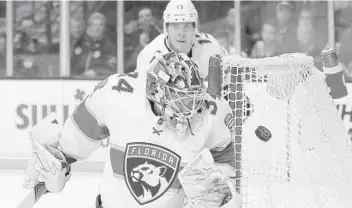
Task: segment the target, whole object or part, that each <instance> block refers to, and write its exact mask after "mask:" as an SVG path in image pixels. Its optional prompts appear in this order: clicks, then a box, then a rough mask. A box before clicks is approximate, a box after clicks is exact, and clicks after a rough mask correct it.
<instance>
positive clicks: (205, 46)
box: [136, 33, 226, 78]
mask: <svg viewBox="0 0 352 208" xmlns="http://www.w3.org/2000/svg"><path fill="white" fill-rule="evenodd" d="M166 38H167V36H166V34H165V33H163V34H160V35H159V36H158V37H156V38H155V39H154V40H153V41H152V42H150V43H149V44H148V45H147V46H145V47H144V49H143V50H142V51H141V52H140V53H139V55H138V58H137V68H136V71H137V72H143V73H146V72H147V70H148V64H149V63H151V61H152V59H153V58H154V54H155V53H157V52H158V53H160V54H162V55H164V54H167V53H169V52H171V49H170V48H169V47H168V45H167V43H166ZM225 53H226V52H225V51H224V50H223V49H222V47H221V46H220V44H219V43H218V42H217V41H216V40H215V38H214V37H213V36H211V35H210V34H207V33H196V34H195V39H194V44H193V46H192V49H191V52H190V54H189V56H190V58H191V59H192V60H193V61H194V62H195V63H196V64H197V65H198V67H199V71H200V73H201V75H202V77H203V78H206V76H207V75H208V66H209V58H210V57H211V56H212V55H214V54H219V55H222V54H225Z"/></svg>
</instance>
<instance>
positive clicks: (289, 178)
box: [221, 54, 352, 208]
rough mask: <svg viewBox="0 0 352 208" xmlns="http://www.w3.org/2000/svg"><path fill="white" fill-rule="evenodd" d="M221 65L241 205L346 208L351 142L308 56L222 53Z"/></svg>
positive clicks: (351, 201)
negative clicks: (260, 131) (261, 131)
mask: <svg viewBox="0 0 352 208" xmlns="http://www.w3.org/2000/svg"><path fill="white" fill-rule="evenodd" d="M221 65H222V70H223V76H222V77H223V82H222V85H223V91H222V93H223V95H224V97H225V98H226V99H228V101H229V104H230V106H231V107H232V109H233V114H234V116H235V118H236V120H235V123H236V127H235V132H234V134H235V135H234V137H235V151H236V170H237V176H238V177H239V178H238V179H237V181H236V185H237V189H238V191H240V193H241V195H243V201H244V203H245V204H244V207H258V208H267V207H268V208H269V207H270V208H275V207H280V208H281V207H284V208H290V207H294V208H297V207H309V208H315V207H317V208H326V207H329V208H330V207H331V208H332V207H334V208H335V207H336V208H342V207H346V208H347V207H349V208H350V207H352V195H351V193H352V192H351V188H352V184H351V181H352V180H351V177H352V172H351V171H350V170H351V154H350V153H351V151H350V149H351V148H350V140H349V139H348V137H347V132H346V131H345V129H344V124H343V122H342V120H341V118H340V116H339V113H338V111H337V109H336V106H335V104H334V102H333V100H332V98H331V97H330V95H329V92H328V88H327V86H326V84H325V77H324V75H323V74H322V73H321V72H320V71H319V70H318V69H316V68H315V67H314V64H313V59H312V58H311V57H308V56H306V55H304V54H285V55H282V56H278V57H271V58H263V59H247V58H238V57H230V56H224V57H222V64H221ZM259 126H263V127H265V128H267V129H268V130H269V131H270V132H271V134H272V137H271V138H270V139H269V141H267V142H265V141H263V140H261V139H259V137H258V136H257V135H256V134H255V131H256V129H257V127H259Z"/></svg>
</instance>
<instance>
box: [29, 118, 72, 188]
mask: <svg viewBox="0 0 352 208" xmlns="http://www.w3.org/2000/svg"><path fill="white" fill-rule="evenodd" d="M54 117H55V115H49V116H48V117H46V118H45V119H43V120H42V121H41V122H40V123H38V124H37V125H36V126H35V127H33V129H32V131H31V132H30V134H29V138H30V142H31V146H32V155H31V158H30V159H29V161H28V167H27V170H26V176H25V180H24V183H23V186H24V188H28V189H31V188H34V187H35V186H36V185H37V184H38V183H39V182H44V183H45V187H46V189H47V190H48V191H49V192H59V191H61V190H62V189H63V188H64V186H65V183H66V181H67V180H68V179H69V177H70V166H69V165H68V163H67V162H66V158H65V156H64V154H63V153H62V152H61V151H60V150H59V149H57V148H56V146H57V143H58V139H59V137H58V136H59V133H58V128H56V126H58V125H57V124H55V123H54V120H55V119H54ZM40 141H41V142H40ZM45 141H50V144H48V143H45Z"/></svg>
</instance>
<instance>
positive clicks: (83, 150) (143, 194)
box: [25, 52, 240, 208]
mask: <svg viewBox="0 0 352 208" xmlns="http://www.w3.org/2000/svg"><path fill="white" fill-rule="evenodd" d="M148 67H149V70H148V73H147V74H145V73H142V74H139V73H137V72H135V73H132V74H127V75H125V74H117V75H112V76H110V77H109V78H107V79H106V80H104V81H102V82H101V83H100V84H98V85H97V86H96V88H95V90H94V92H92V93H91V94H90V95H89V96H88V97H87V98H86V99H85V100H84V101H83V102H82V103H81V104H80V105H79V106H78V107H77V108H76V109H75V111H74V112H73V114H72V115H71V116H70V117H69V118H68V119H67V121H66V122H65V125H64V127H63V130H62V132H61V136H60V138H59V139H58V141H57V142H55V143H56V145H50V146H49V147H48V145H44V147H45V148H46V150H45V151H44V152H46V151H48V152H49V154H50V153H51V154H52V155H53V156H55V157H56V158H57V161H55V162H56V163H57V164H60V163H62V164H68V166H67V165H64V166H62V167H69V164H70V163H73V162H75V161H77V160H83V159H85V158H87V157H88V156H89V155H90V154H91V153H92V152H93V151H94V150H96V149H97V148H99V147H100V141H101V140H102V139H104V138H106V137H109V141H110V146H109V148H110V159H109V161H107V162H106V167H105V171H104V179H103V181H102V183H101V184H100V186H99V192H100V196H101V202H102V205H100V196H99V203H97V204H98V206H97V207H104V208H115V207H128V208H137V207H138V208H139V207H147V208H160V207H168V208H171V207H175V208H176V207H177V208H180V207H187V208H191V207H194V208H195V207H197V208H198V207H199V208H205V207H207V208H210V207H233V208H235V207H239V206H240V205H239V203H240V200H238V197H239V196H238V195H237V192H236V191H233V190H234V189H233V186H234V185H233V184H232V181H233V180H229V178H230V177H234V176H235V172H234V166H235V161H234V144H233V141H232V138H231V129H232V125H231V124H233V122H231V121H230V120H231V119H229V118H231V117H232V118H233V116H232V111H231V109H230V107H229V105H228V104H226V103H219V102H218V100H214V99H213V97H211V96H209V94H207V90H206V88H205V86H204V82H203V78H202V76H201V75H200V73H199V71H198V67H197V65H196V64H194V62H193V61H192V60H191V59H189V57H187V55H186V54H177V53H175V52H171V53H168V54H166V55H164V56H158V55H156V57H155V59H154V60H153V61H152V63H151V64H149V65H148ZM51 125H57V124H51ZM47 126H48V125H47ZM49 126H50V125H49ZM38 128H39V126H38ZM48 129H49V128H48V127H46V128H44V129H43V131H45V132H46V131H48ZM54 135H55V137H57V135H58V134H57V133H55V134H54ZM41 140H43V139H41ZM44 140H45V139H44ZM204 149H210V151H211V153H212V155H213V158H214V161H215V163H218V167H219V170H221V171H220V172H221V174H220V177H219V175H218V176H217V177H215V178H216V180H214V181H210V184H211V186H209V187H208V188H211V189H212V190H213V192H210V193H208V194H207V195H204V194H201V193H198V195H195V196H197V197H195V198H191V199H190V198H189V197H188V196H187V195H185V192H184V191H183V188H184V185H185V186H186V185H187V184H182V183H181V182H180V180H179V176H178V173H179V172H180V171H181V170H182V169H183V168H184V167H185V166H186V165H187V164H188V163H190V162H193V161H194V159H195V157H196V156H197V155H198V154H199V153H200V152H201V151H202V150H204ZM34 151H35V152H36V154H39V155H41V157H39V159H38V158H37V159H36V158H34V159H33V160H34V161H37V162H33V163H31V165H30V166H32V168H29V169H32V170H35V171H32V172H31V171H29V172H27V179H26V180H25V186H26V187H27V188H31V187H34V186H35V184H36V183H37V182H38V174H37V173H40V175H41V176H42V178H44V179H43V181H44V182H45V183H46V187H47V188H48V189H49V191H52V192H58V191H61V189H62V188H63V187H64V184H65V183H66V180H68V179H67V178H68V177H65V175H66V176H67V175H68V174H67V171H68V169H67V168H60V165H57V166H58V167H59V168H58V167H50V166H51V164H54V163H55V162H52V161H51V160H52V156H49V157H48V156H47V154H48V152H46V153H43V151H42V150H34ZM40 158H41V159H40ZM50 158H51V159H50ZM196 162H197V161H196ZM43 164H44V165H43ZM45 164H46V165H45ZM45 167H50V168H45ZM187 167H188V166H187ZM49 169H55V170H54V171H53V170H51V171H50V170H49ZM218 173H219V172H218ZM203 174H204V173H202V171H200V172H199V175H200V176H199V177H200V178H201V177H202V175H203ZM196 178H198V177H197V176H196ZM198 179H199V178H198ZM203 179H204V178H203ZM204 180H205V179H204ZM206 180H209V178H208V177H207V178H206ZM199 184H201V181H199ZM199 184H198V185H199ZM231 187H232V189H231ZM231 190H232V191H231ZM208 191H209V190H208ZM214 195H216V196H214ZM229 196H230V198H229ZM199 197H203V198H202V199H201V200H199V199H198V200H197V198H199ZM228 199H230V202H231V203H232V204H230V205H228V203H230V202H228V203H226V202H227V201H228ZM209 204H212V206H210V205H209ZM214 204H215V205H214ZM223 204H224V205H223Z"/></svg>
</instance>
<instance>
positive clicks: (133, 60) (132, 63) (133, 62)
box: [125, 32, 150, 73]
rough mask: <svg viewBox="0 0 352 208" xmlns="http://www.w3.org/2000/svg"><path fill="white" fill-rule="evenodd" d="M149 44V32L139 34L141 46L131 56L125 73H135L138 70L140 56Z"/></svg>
mask: <svg viewBox="0 0 352 208" xmlns="http://www.w3.org/2000/svg"><path fill="white" fill-rule="evenodd" d="M149 42H150V37H149V34H148V33H147V32H142V33H140V34H139V44H138V45H137V47H136V48H135V49H134V51H133V53H132V54H131V57H130V58H129V60H128V61H127V63H126V66H125V73H129V72H133V71H134V70H135V69H136V66H137V57H138V54H139V53H140V52H141V51H142V50H143V48H144V47H145V46H146V45H148V43H149Z"/></svg>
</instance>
